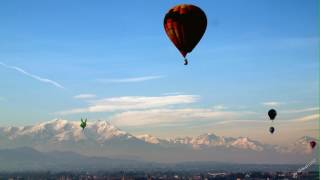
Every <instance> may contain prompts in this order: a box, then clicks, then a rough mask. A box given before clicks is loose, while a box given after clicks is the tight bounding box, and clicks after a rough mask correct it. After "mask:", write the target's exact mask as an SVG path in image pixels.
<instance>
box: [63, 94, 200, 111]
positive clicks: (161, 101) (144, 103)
mask: <svg viewBox="0 0 320 180" xmlns="http://www.w3.org/2000/svg"><path fill="white" fill-rule="evenodd" d="M198 99H199V96H197V95H176V96H155V97H147V96H124V97H113V98H105V99H100V100H95V101H91V102H90V104H89V105H88V107H85V108H76V109H71V110H67V111H62V112H58V113H57V114H61V115H66V114H76V113H85V112H114V111H128V110H138V109H151V108H160V107H166V106H170V105H179V104H189V103H194V102H196V101H198Z"/></svg>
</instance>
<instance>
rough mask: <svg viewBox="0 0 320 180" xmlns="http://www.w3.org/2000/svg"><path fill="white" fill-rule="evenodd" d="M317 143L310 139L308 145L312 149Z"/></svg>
mask: <svg viewBox="0 0 320 180" xmlns="http://www.w3.org/2000/svg"><path fill="white" fill-rule="evenodd" d="M316 145H317V143H316V142H315V141H310V146H311V148H312V149H314V148H315V147H316Z"/></svg>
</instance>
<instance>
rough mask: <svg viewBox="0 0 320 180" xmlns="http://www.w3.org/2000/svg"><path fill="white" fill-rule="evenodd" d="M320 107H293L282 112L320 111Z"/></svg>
mask: <svg viewBox="0 0 320 180" xmlns="http://www.w3.org/2000/svg"><path fill="white" fill-rule="evenodd" d="M318 110H319V107H311V108H303V109H291V110H286V111H282V113H304V112H311V111H318Z"/></svg>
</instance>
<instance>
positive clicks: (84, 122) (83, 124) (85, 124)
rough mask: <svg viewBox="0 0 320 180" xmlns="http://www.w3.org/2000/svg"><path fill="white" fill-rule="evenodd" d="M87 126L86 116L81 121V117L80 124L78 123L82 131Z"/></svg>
mask: <svg viewBox="0 0 320 180" xmlns="http://www.w3.org/2000/svg"><path fill="white" fill-rule="evenodd" d="M86 126H87V118H86V120H84V121H83V119H82V118H81V124H80V127H81V128H82V131H83V130H84V128H86Z"/></svg>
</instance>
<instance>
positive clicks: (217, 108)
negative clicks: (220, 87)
mask: <svg viewBox="0 0 320 180" xmlns="http://www.w3.org/2000/svg"><path fill="white" fill-rule="evenodd" d="M213 109H215V110H225V109H228V108H227V107H226V106H224V105H216V106H213Z"/></svg>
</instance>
